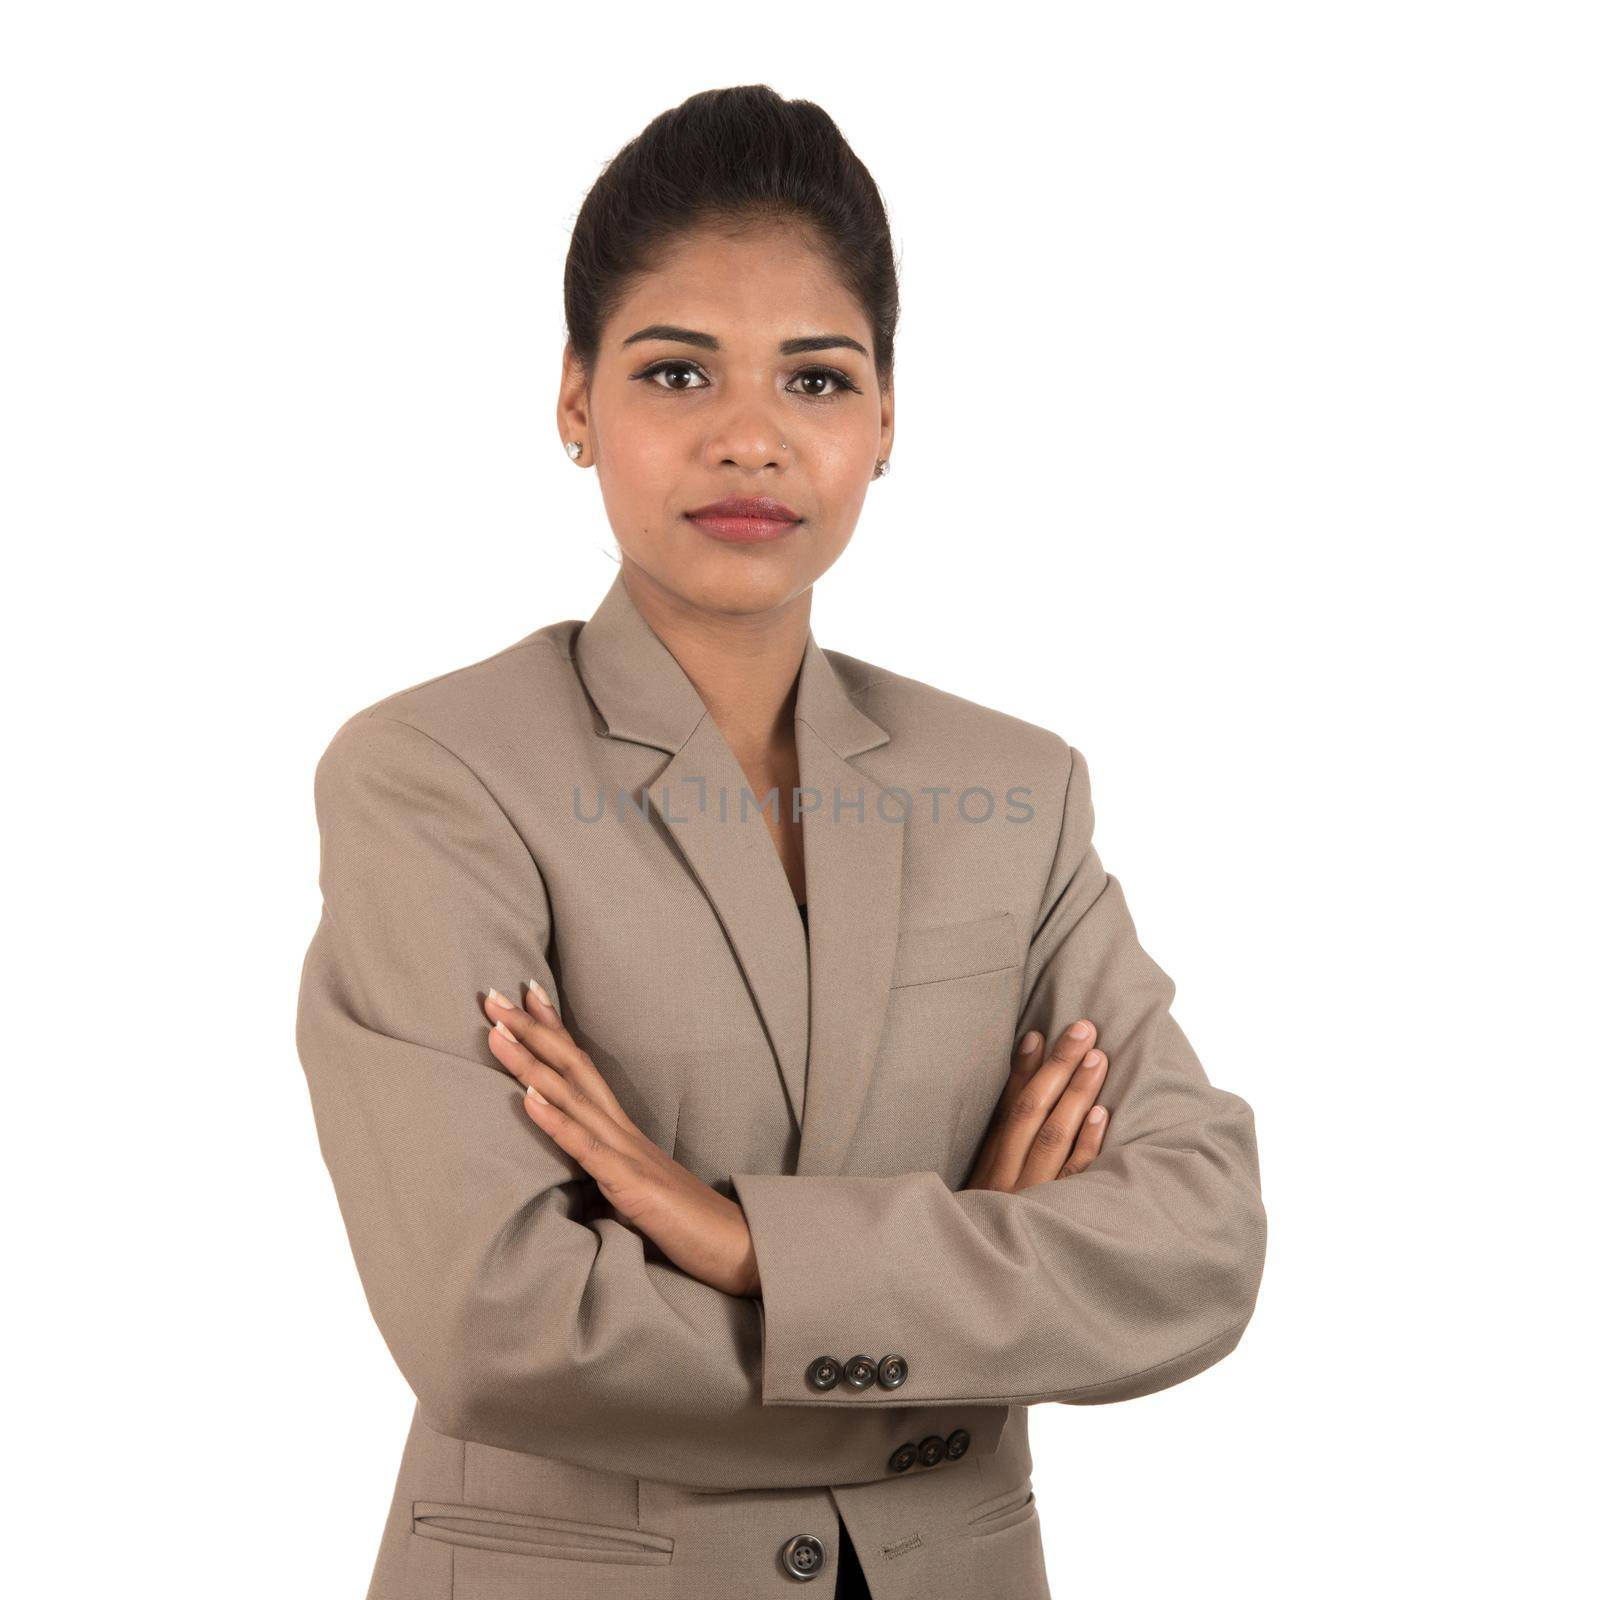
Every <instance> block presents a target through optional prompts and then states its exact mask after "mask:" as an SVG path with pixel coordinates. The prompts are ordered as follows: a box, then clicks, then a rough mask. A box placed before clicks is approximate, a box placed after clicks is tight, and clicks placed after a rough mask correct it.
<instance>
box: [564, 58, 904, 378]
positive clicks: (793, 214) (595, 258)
mask: <svg viewBox="0 0 1600 1600" xmlns="http://www.w3.org/2000/svg"><path fill="white" fill-rule="evenodd" d="M767 225H780V226H781V225H797V226H799V227H801V228H802V229H803V230H805V232H806V233H807V234H808V235H809V236H810V237H811V239H812V241H813V243H814V244H815V245H816V246H817V247H818V248H820V249H821V250H822V251H823V253H824V254H825V255H826V256H827V257H828V258H829V260H830V261H831V262H832V263H833V266H834V269H835V271H836V272H837V273H838V275H839V279H840V281H841V282H842V283H843V284H844V286H845V288H846V289H848V290H849V292H850V293H851V294H852V295H854V296H855V298H856V300H857V302H858V303H859V304H860V306H861V309H862V310H863V311H864V312H865V313H866V317H867V321H868V323H869V324H870V325H871V327H872V355H873V360H874V361H875V362H876V364H877V368H878V376H879V380H880V383H881V384H882V385H884V386H887V384H888V382H889V378H890V376H891V374H892V372H893V370H894V333H895V324H896V323H897V322H898V321H899V317H900V290H899V283H898V278H897V273H896V266H897V263H896V261H895V256H894V248H893V241H892V240H891V237H890V233H889V219H888V216H887V215H886V213H885V211H884V206H883V197H882V196H881V195H880V194H879V193H878V186H877V184H875V183H874V182H873V181H872V174H871V173H869V172H868V171H867V169H866V167H865V166H863V165H862V163H861V159H860V158H859V157H858V156H857V155H856V153H855V151H853V150H852V149H851V148H850V146H849V145H848V144H847V143H846V142H845V138H844V135H843V134H842V133H840V131H839V128H838V125H837V124H836V123H835V122H834V120H833V118H832V117H830V116H829V115H828V113H827V112H826V111H824V110H823V109H822V107H821V106H818V105H814V104H813V103H812V102H811V101H809V100H785V99H784V98H783V96H782V95H780V94H778V93H777V92H776V91H775V90H773V89H771V88H769V87H768V86H767V85H766V84H764V83H755V84H741V85H739V86H738V87H737V88H731V89H706V90H703V91H702V92H701V93H699V94H694V95H690V96H689V98H688V99H687V100H685V101H684V102H683V103H682V104H681V105H679V106H675V107H673V109H672V110H670V111H663V112H662V113H661V115H660V116H658V117H656V118H655V119H654V120H653V121H651V122H650V123H649V124H648V125H647V126H646V127H645V128H644V130H643V131H642V132H641V133H639V134H638V135H637V136H636V137H634V138H633V139H630V140H629V141H628V143H627V144H625V145H624V146H623V147H622V148H621V149H620V150H619V151H618V152H617V153H616V155H614V156H613V157H612V158H611V160H610V161H609V162H607V163H606V165H605V167H604V168H603V169H602V171H601V174H600V176H599V178H597V179H596V180H595V183H594V187H593V188H591V189H590V190H589V193H588V194H587V196H585V198H584V202H583V205H582V207H581V208H580V209H579V211H578V218H577V221H576V223H575V224H574V225H573V229H572V243H571V245H570V246H569V247H568V249H567V265H566V272H565V275H564V278H563V285H562V287H563V297H564V300H565V304H566V316H567V337H568V339H569V340H570V341H571V344H572V350H573V354H574V356H575V357H576V358H577V360H578V362H579V363H580V365H582V366H583V367H584V368H585V369H586V370H587V371H591V372H592V371H593V370H594V363H595V358H596V357H597V356H598V354H599V350H600V335H601V331H602V329H603V328H604V327H605V325H606V321H607V319H608V318H609V317H610V315H611V313H612V312H613V311H614V310H615V309H616V307H617V305H618V303H619V302H620V301H621V300H622V298H623V296H624V295H626V294H627V292H628V290H629V288H630V287H631V285H632V283H633V281H634V280H635V279H636V278H637V277H638V276H640V275H641V274H643V273H644V272H647V271H649V270H651V269H652V267H653V265H654V263H655V261H656V259H657V252H658V250H659V249H660V248H661V247H662V246H664V245H666V244H668V243H670V242H671V241H673V240H675V239H677V238H678V237H680V236H681V235H683V234H686V233H688V232H690V231H692V230H694V229H696V228H699V227H705V226H710V227H714V228H718V229H720V230H722V231H725V232H727V233H729V234H737V233H739V232H740V231H741V230H742V229H744V228H746V227H751V226H754V227H761V226H767Z"/></svg>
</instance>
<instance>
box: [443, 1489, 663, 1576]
mask: <svg viewBox="0 0 1600 1600" xmlns="http://www.w3.org/2000/svg"><path fill="white" fill-rule="evenodd" d="M411 1531H412V1532H413V1533H415V1534H420V1535H421V1536H422V1537H423V1538H424V1539H439V1540H442V1541H443V1542H444V1543H445V1544H454V1545H464V1546H466V1547H467V1548H469V1549H472V1550H501V1551H505V1552H506V1553H508V1554H511V1555H525V1556H550V1557H554V1558H556V1559H557V1560H566V1561H610V1562H615V1563H620V1564H623V1565H627V1566H640V1567H664V1566H666V1565H667V1563H668V1562H670V1561H671V1560H672V1545H673V1541H672V1540H671V1539H670V1538H669V1537H668V1536H667V1535H666V1534H664V1533H649V1532H646V1531H645V1530H644V1529H642V1528H619V1527H614V1526H612V1525H611V1524H609V1523H604V1522H574V1521H572V1520H570V1519H569V1518H566V1517H539V1516H530V1515H528V1514H527V1513H525V1512H521V1511H495V1510H491V1509H490V1508H489V1507H486V1506H460V1505H449V1504H447V1503H445V1502H443V1501H438V1500H413V1501H412V1503H411Z"/></svg>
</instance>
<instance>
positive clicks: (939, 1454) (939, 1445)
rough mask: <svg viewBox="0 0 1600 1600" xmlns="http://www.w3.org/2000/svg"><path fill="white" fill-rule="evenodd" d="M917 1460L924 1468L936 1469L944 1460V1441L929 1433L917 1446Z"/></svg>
mask: <svg viewBox="0 0 1600 1600" xmlns="http://www.w3.org/2000/svg"><path fill="white" fill-rule="evenodd" d="M917 1460H918V1461H920V1462H921V1463H922V1464H923V1466H925V1467H936V1466H938V1465H939V1463H940V1462H941V1461H943V1460H944V1440H943V1439H941V1438H940V1437H939V1435H938V1434H936V1433H930V1434H929V1435H928V1437H927V1438H926V1439H924V1440H923V1441H922V1443H921V1444H919V1445H918V1446H917Z"/></svg>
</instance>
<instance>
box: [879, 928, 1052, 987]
mask: <svg viewBox="0 0 1600 1600" xmlns="http://www.w3.org/2000/svg"><path fill="white" fill-rule="evenodd" d="M1021 959H1022V955H1021V952H1020V951H1019V950H1018V949H1017V919H1016V917H1015V916H1014V915H1013V914H1012V913H1011V912H1009V911H995V912H991V913H990V914H989V915H988V916H984V917H974V918H973V919H972V920H971V921H968V922H947V923H944V924H943V925H942V926H940V927H937V928H907V929H906V930H905V931H904V932H903V933H902V934H901V935H900V941H899V943H898V944H897V945H896V947H895V957H894V974H893V976H892V977H891V978H890V980H889V985H890V987H891V988H895V989H900V988H905V987H906V986H907V985H909V984H914V983H939V982H941V981H943V980H944V979H946V978H971V977H976V976H977V975H978V974H979V973H981V972H997V971H1001V970H1003V969H1004V968H1007V967H1014V966H1016V965H1017V964H1018V963H1019V962H1020V961H1021Z"/></svg>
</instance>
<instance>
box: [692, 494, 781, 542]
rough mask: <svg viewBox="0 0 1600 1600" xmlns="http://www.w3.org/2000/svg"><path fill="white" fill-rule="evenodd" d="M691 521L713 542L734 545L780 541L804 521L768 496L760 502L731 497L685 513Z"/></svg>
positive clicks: (742, 497)
mask: <svg viewBox="0 0 1600 1600" xmlns="http://www.w3.org/2000/svg"><path fill="white" fill-rule="evenodd" d="M684 516H686V517H687V518H688V519H689V521H691V522H692V523H693V524H694V525H695V527H697V528H698V529H700V531H701V532H702V533H706V534H709V535H710V536H711V537H712V538H713V539H722V540H725V541H728V542H731V543H734V544H758V543H762V542H764V541H767V540H770V539H781V538H783V537H784V535H785V534H788V533H791V532H793V530H794V529H795V528H796V527H797V526H798V525H799V524H800V523H801V522H803V521H804V520H805V519H804V518H803V517H801V516H800V514H799V513H798V512H796V511H791V510H790V509H789V507H788V506H786V505H785V504H784V503H783V502H782V501H781V500H774V499H772V498H771V497H770V496H769V495H761V496H759V497H758V498H754V499H752V498H748V497H746V496H742V495H741V496H731V497H730V498H728V499H726V500H716V501H713V502H712V503H711V504H710V505H706V506H698V507H696V509H695V510H693V511H686V512H684Z"/></svg>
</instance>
